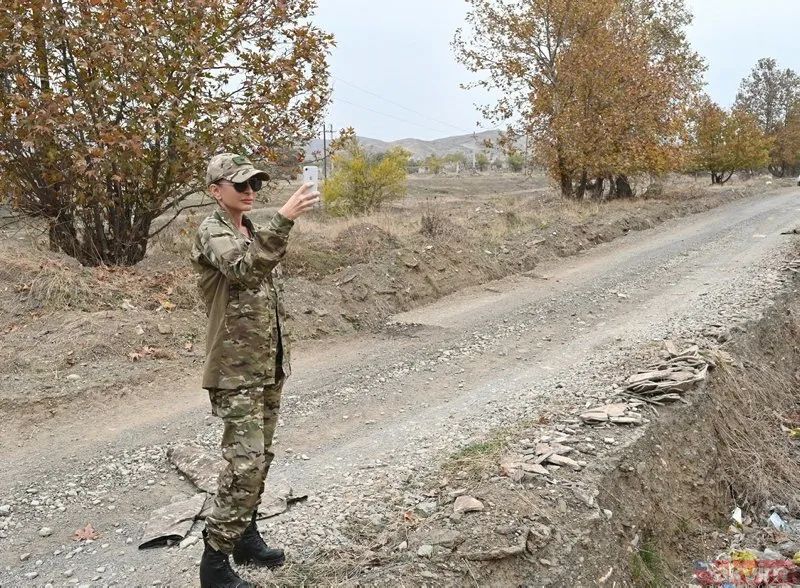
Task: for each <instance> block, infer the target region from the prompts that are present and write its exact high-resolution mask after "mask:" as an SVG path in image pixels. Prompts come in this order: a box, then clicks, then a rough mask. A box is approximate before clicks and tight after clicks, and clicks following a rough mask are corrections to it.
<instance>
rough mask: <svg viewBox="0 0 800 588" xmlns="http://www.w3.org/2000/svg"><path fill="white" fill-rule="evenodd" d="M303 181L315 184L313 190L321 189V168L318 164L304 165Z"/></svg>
mask: <svg viewBox="0 0 800 588" xmlns="http://www.w3.org/2000/svg"><path fill="white" fill-rule="evenodd" d="M303 183H304V184H314V187H313V188H311V191H316V190H319V168H318V167H317V166H316V165H306V166H303Z"/></svg>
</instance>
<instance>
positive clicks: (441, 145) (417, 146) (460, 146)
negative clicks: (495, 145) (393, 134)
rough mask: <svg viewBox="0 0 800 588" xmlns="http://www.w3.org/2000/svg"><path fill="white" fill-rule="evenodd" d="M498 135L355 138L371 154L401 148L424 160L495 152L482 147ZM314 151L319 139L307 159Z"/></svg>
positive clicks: (308, 151)
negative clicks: (390, 139) (428, 139)
mask: <svg viewBox="0 0 800 588" xmlns="http://www.w3.org/2000/svg"><path fill="white" fill-rule="evenodd" d="M499 134H500V133H499V131H483V132H480V133H475V134H474V135H456V136H453V137H444V138H443V139H434V140H432V141H423V140H422V139H400V140H398V141H381V140H379V139H370V138H369V137H356V138H357V139H358V142H359V143H360V144H361V145H363V146H364V147H365V148H366V149H367V150H368V151H371V152H373V153H380V152H381V151H388V150H389V149H391V148H392V147H402V148H404V149H406V150H407V151H410V152H411V154H412V155H413V157H414V159H424V158H426V157H427V156H428V155H431V154H433V155H447V154H448V153H464V154H465V155H467V156H472V154H473V153H478V152H480V151H489V152H491V151H495V150H496V149H495V150H492V149H487V148H486V147H485V146H484V141H486V140H491V141H495V140H496V139H497V137H498V136H499ZM315 151H318V152H320V153H321V152H322V140H321V139H315V140H314V141H312V142H311V144H310V145H309V146H308V147H307V148H306V153H307V154H308V156H309V157H310V156H311V153H313V152H315Z"/></svg>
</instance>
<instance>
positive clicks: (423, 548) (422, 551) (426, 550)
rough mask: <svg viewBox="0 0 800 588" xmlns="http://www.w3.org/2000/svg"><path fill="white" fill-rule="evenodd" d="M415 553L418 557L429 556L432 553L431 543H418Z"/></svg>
mask: <svg viewBox="0 0 800 588" xmlns="http://www.w3.org/2000/svg"><path fill="white" fill-rule="evenodd" d="M417 555H418V556H420V557H431V556H432V555H433V545H420V546H419V549H417Z"/></svg>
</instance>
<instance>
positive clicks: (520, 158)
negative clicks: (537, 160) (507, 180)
mask: <svg viewBox="0 0 800 588" xmlns="http://www.w3.org/2000/svg"><path fill="white" fill-rule="evenodd" d="M507 162H508V167H509V168H510V169H511V171H513V172H521V171H522V169H523V168H524V167H525V156H524V155H522V153H511V154H510V155H509V156H508V159H507Z"/></svg>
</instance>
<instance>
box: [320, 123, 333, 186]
mask: <svg viewBox="0 0 800 588" xmlns="http://www.w3.org/2000/svg"><path fill="white" fill-rule="evenodd" d="M327 136H328V134H327V133H326V132H325V123H324V122H323V123H322V177H324V178H325V179H326V180H327V179H328V140H327ZM331 138H332V137H331Z"/></svg>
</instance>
